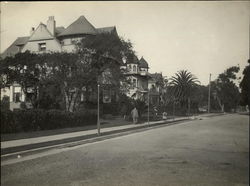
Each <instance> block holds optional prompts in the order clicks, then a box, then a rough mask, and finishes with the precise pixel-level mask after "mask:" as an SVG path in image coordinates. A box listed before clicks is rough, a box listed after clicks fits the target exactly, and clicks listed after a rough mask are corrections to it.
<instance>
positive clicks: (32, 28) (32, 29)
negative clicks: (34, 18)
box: [30, 27, 35, 36]
mask: <svg viewBox="0 0 250 186" xmlns="http://www.w3.org/2000/svg"><path fill="white" fill-rule="evenodd" d="M34 30H35V28H34V27H31V30H30V36H31V35H32V34H33V32H34Z"/></svg>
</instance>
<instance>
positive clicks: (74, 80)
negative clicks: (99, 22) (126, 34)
mask: <svg viewBox="0 0 250 186" xmlns="http://www.w3.org/2000/svg"><path fill="white" fill-rule="evenodd" d="M129 53H133V50H132V45H131V43H130V42H126V41H124V40H122V39H121V38H119V37H118V36H117V35H115V34H98V35H96V36H89V37H86V38H85V39H83V40H82V41H81V42H80V43H78V44H77V50H76V52H74V53H65V52H62V53H59V52H55V53H43V54H34V53H30V52H28V51H27V52H24V53H18V54H16V55H15V56H14V57H7V58H5V59H3V60H1V64H0V73H1V88H2V87H5V86H8V85H11V84H13V83H18V84H20V85H21V87H22V90H23V92H24V94H25V97H26V100H27V101H30V102H31V103H32V105H33V107H34V108H41V107H42V108H47V109H48V108H59V107H60V106H59V105H60V102H62V100H63V102H64V109H65V110H66V111H70V112H73V111H75V110H76V109H77V107H78V105H79V103H80V99H81V95H83V94H85V96H86V97H88V95H89V94H93V93H94V92H96V91H95V90H96V88H97V83H98V82H99V83H100V82H101V83H102V84H103V85H105V86H107V87H112V88H113V89H117V90H118V89H119V88H120V87H121V84H120V82H121V81H122V79H125V77H124V76H123V73H122V71H121V69H120V65H121V63H122V60H123V59H124V58H126V57H127V56H128V54H129ZM31 89H32V90H33V93H32V94H28V93H29V92H30V90H31Z"/></svg>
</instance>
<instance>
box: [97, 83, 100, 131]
mask: <svg viewBox="0 0 250 186" xmlns="http://www.w3.org/2000/svg"><path fill="white" fill-rule="evenodd" d="M99 94H100V85H99V83H98V85H97V133H98V136H100V101H99V100H100V99H99V97H100V96H99Z"/></svg>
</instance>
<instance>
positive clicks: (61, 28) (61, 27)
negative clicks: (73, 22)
mask: <svg viewBox="0 0 250 186" xmlns="http://www.w3.org/2000/svg"><path fill="white" fill-rule="evenodd" d="M64 30H65V28H64V27H63V26H59V27H56V29H55V32H56V35H58V34H60V33H62V32H63V31H64Z"/></svg>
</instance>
